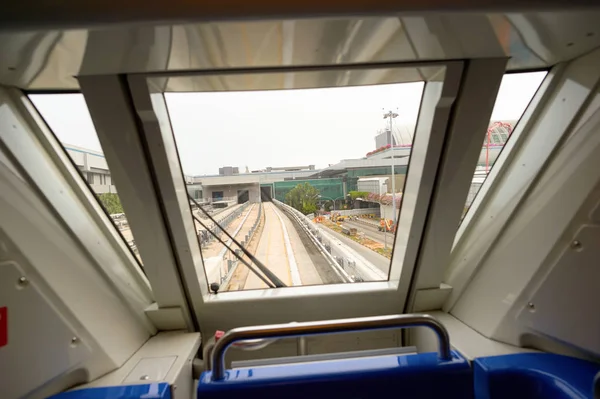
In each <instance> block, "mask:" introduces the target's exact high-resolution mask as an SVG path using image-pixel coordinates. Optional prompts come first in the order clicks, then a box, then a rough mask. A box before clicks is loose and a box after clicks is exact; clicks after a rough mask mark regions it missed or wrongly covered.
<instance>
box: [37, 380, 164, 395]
mask: <svg viewBox="0 0 600 399" xmlns="http://www.w3.org/2000/svg"><path fill="white" fill-rule="evenodd" d="M48 399H171V389H170V387H169V384H167V383H166V382H155V383H148V384H138V385H123V386H113V387H97V388H83V389H76V390H73V391H67V392H62V393H59V394H57V395H54V396H51V397H50V398H48Z"/></svg>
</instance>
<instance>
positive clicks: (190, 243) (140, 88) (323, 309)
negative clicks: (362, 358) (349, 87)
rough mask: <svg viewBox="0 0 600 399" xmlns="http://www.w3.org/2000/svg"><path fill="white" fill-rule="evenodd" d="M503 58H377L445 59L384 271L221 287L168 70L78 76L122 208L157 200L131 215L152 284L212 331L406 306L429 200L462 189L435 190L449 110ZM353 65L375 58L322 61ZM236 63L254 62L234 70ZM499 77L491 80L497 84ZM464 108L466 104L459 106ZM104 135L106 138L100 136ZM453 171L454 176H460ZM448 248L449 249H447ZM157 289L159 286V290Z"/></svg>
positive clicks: (487, 86)
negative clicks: (158, 238)
mask: <svg viewBox="0 0 600 399" xmlns="http://www.w3.org/2000/svg"><path fill="white" fill-rule="evenodd" d="M466 64H469V65H467V66H468V68H465V66H466ZM480 64H481V65H485V67H486V68H488V69H489V68H490V67H493V68H492V70H493V71H494V73H495V75H497V76H492V78H490V76H489V75H490V74H489V73H487V74H482V71H481V70H482V68H483V67H481V66H479V67H477V65H480ZM505 64H506V59H504V58H503V59H486V60H473V61H469V62H468V63H465V62H462V61H448V62H429V63H394V64H389V63H386V64H382V65H381V66H379V67H381V68H383V67H385V68H390V67H397V68H407V67H416V68H421V67H423V68H425V67H431V66H435V67H440V66H444V67H445V79H441V78H440V77H438V78H436V77H433V78H431V79H429V81H428V82H426V84H425V88H424V93H423V97H422V102H421V108H420V111H419V119H418V122H417V134H416V135H415V138H416V140H419V136H421V144H420V146H417V143H416V142H415V145H414V149H413V154H411V161H410V165H409V171H408V174H407V182H406V183H405V184H406V186H405V187H406V190H407V191H408V190H415V195H414V196H413V197H414V199H418V201H415V202H413V204H412V207H413V208H412V209H410V208H408V207H409V206H410V205H409V203H410V201H403V205H402V209H401V210H400V218H401V219H400V221H401V223H402V215H403V214H404V215H406V214H407V213H411V214H414V215H415V217H413V218H411V220H410V226H411V228H410V234H409V235H407V236H406V237H404V238H405V239H406V241H405V242H404V243H403V242H401V238H399V237H398V236H397V237H396V238H395V247H394V253H393V257H392V261H391V270H390V281H386V282H367V283H354V284H340V285H321V286H301V287H287V288H284V289H267V290H249V291H237V292H223V293H219V294H217V295H215V294H211V293H210V292H209V291H208V281H206V276H205V273H204V269H203V264H202V258H201V253H200V248H199V246H198V243H197V238H196V235H195V234H194V228H193V220H192V218H191V214H190V207H189V200H188V199H187V195H186V193H187V188H186V186H185V179H184V176H183V171H182V169H181V166H180V163H179V157H178V153H177V148H176V145H175V141H174V137H173V132H172V128H171V123H170V120H169V117H168V109H167V106H166V101H165V98H164V95H163V93H162V92H161V89H160V88H161V87H164V84H161V80H163V79H168V77H169V76H170V75H168V74H165V73H161V74H136V75H129V76H127V77H126V78H125V79H123V78H120V77H119V76H82V77H80V78H79V80H80V84H81V88H82V92H83V94H84V96H85V99H86V102H87V103H88V107H89V110H90V114H91V115H92V117H93V119H94V124H95V125H96V130H97V131H98V132H99V139H100V142H101V143H102V144H103V148H105V156H106V158H107V161H108V162H109V165H111V173H113V174H114V176H115V179H116V180H117V181H120V180H121V179H123V180H125V179H126V180H128V181H129V183H130V184H129V185H128V186H125V187H123V188H121V187H120V188H119V192H120V193H121V194H123V198H122V201H123V206H124V207H125V209H126V212H128V215H129V213H130V212H134V213H135V212H138V213H139V212H140V210H135V209H134V208H135V205H134V203H135V198H139V197H140V193H144V195H145V196H146V195H148V196H149V195H151V196H152V197H153V198H152V199H151V201H152V202H155V203H156V204H157V206H156V207H152V208H151V209H150V208H148V209H146V212H149V211H151V212H152V213H153V214H152V217H148V216H149V215H148V214H146V215H145V217H143V218H142V217H133V218H132V220H131V223H130V224H131V227H132V231H133V232H134V234H135V236H136V243H137V244H138V248H139V251H140V255H141V256H142V258H143V259H144V265H145V267H146V268H147V269H150V272H149V280H150V282H151V284H152V286H153V288H155V285H158V286H160V287H161V288H159V289H158V291H160V292H163V291H166V290H168V289H171V288H174V289H175V290H177V289H181V291H179V292H180V293H181V295H182V296H183V300H184V301H185V304H187V305H189V311H190V314H192V315H193V316H194V318H195V322H196V323H198V324H199V327H200V328H201V330H202V332H203V333H205V334H208V336H210V334H212V333H214V331H215V330H216V329H220V330H226V329H229V328H233V327H237V326H243V325H256V324H268V323H280V322H286V321H292V320H297V321H300V320H317V319H332V318H341V317H359V316H368V315H375V314H386V313H387V314H392V313H401V312H402V311H403V309H405V308H406V305H407V299H408V297H409V291H410V290H411V289H413V288H414V283H415V281H414V280H415V276H414V275H413V272H414V271H415V270H417V264H418V263H419V262H420V261H421V260H420V258H421V257H422V253H423V252H424V251H425V252H427V251H431V250H434V247H435V243H433V242H431V243H428V245H427V246H426V247H425V248H423V245H422V243H421V240H422V237H423V235H424V234H425V232H426V230H427V229H429V227H428V225H429V224H430V223H431V212H430V210H431V207H432V206H433V205H434V203H437V202H442V201H441V199H440V198H441V197H443V196H445V195H452V196H456V195H458V196H459V197H460V193H456V192H454V193H450V194H448V191H453V190H452V189H451V188H449V187H448V185H446V188H445V191H443V192H440V191H439V190H438V188H439V185H440V181H439V174H440V170H439V166H440V163H441V160H442V159H445V160H446V161H448V160H452V161H454V162H458V161H459V160H460V159H461V158H462V156H463V151H462V150H461V149H459V148H454V149H453V150H452V151H443V147H444V143H445V141H446V139H447V135H448V134H449V132H451V131H452V129H451V127H452V121H453V119H455V118H456V115H453V114H454V112H455V100H457V98H458V96H459V92H460V89H461V86H462V84H463V82H464V81H465V79H468V80H470V81H474V82H475V84H476V85H479V87H480V90H479V94H480V95H481V94H483V95H489V96H491V97H492V98H495V94H496V93H497V89H498V87H499V82H500V80H501V78H502V76H503V74H504V67H505ZM359 67H360V68H364V69H374V68H376V67H378V66H377V65H373V64H369V65H363V66H356V65H352V66H347V65H335V66H329V67H324V68H320V69H323V70H326V69H342V70H343V69H349V68H359ZM294 69H297V68H289V69H287V68H283V70H285V71H291V70H294ZM313 70H314V68H313ZM498 71H499V72H498ZM220 73H222V72H220ZM235 73H239V74H244V73H250V72H249V71H236V72H235ZM252 73H255V71H253V72H252ZM189 74H190V75H193V74H194V73H193V72H190V73H189ZM204 74H206V73H204ZM215 74H219V72H215ZM177 76H181V74H179V75H177ZM496 80H497V85H494V82H495V81H496ZM490 82H491V83H490ZM162 83H164V80H163V81H162ZM116 98H118V100H117V101H115V99H116ZM469 100H470V108H469V112H472V111H473V110H479V109H480V110H482V113H483V119H486V118H487V119H486V121H485V123H487V120H489V116H490V114H491V107H489V110H488V109H487V108H486V106H485V105H481V104H480V103H481V102H480V101H476V100H475V99H474V98H473V97H472V98H470V99H469ZM109 103H110V104H109ZM492 106H493V103H492ZM478 107H481V108H478ZM488 111H489V112H488ZM465 112H466V111H463V114H464V113H465ZM464 116H465V117H466V116H467V115H464ZM468 127H469V129H468V132H467V133H465V135H466V136H468V137H470V138H472V136H474V135H478V134H481V132H480V131H477V129H471V128H470V126H468ZM124 132H126V133H124ZM427 132H432V135H431V137H430V136H429V134H426V133H427ZM124 134H125V135H127V136H129V137H131V138H133V137H135V139H136V140H138V139H139V142H136V143H134V145H128V147H127V148H120V145H121V141H122V137H123V135H124ZM129 141H130V140H128V142H129ZM105 143H106V144H107V145H104V144H105ZM415 149H418V150H415ZM479 150H480V148H479V149H478V151H479ZM417 152H419V154H417ZM413 157H416V158H417V159H420V162H423V165H422V167H421V168H419V167H417V166H416V165H413V164H414V162H415V161H413ZM119 162H121V163H122V165H121V167H117V168H114V167H113V166H112V164H114V163H119ZM123 165H128V166H129V167H130V168H131V167H132V166H133V165H138V168H142V169H144V173H143V174H140V173H137V175H136V178H135V179H134V178H132V177H131V176H130V177H127V176H128V175H129V174H131V171H130V170H129V169H127V170H126V169H125V168H124V167H123ZM475 166H476V165H475V163H473V165H469V166H468V167H463V168H462V169H461V173H462V174H463V175H464V176H462V179H463V180H465V179H470V178H471V176H472V174H473V172H474V170H475ZM411 170H413V171H414V170H420V172H421V175H420V176H421V177H422V178H423V179H424V180H422V181H416V180H418V177H419V176H416V172H413V175H415V176H416V177H411ZM465 171H466V172H465ZM451 177H452V178H456V176H451ZM123 190H124V191H125V192H124V191H123ZM454 191H456V190H454ZM467 192H468V190H465V192H464V193H462V194H463V197H464V198H462V200H463V203H462V204H461V206H460V207H458V214H460V212H461V211H462V205H463V204H464V201H466V196H467ZM158 204H160V206H158ZM130 208H131V210H130ZM455 208H456V207H455ZM453 211H456V210H453ZM455 213H456V212H455ZM138 216H139V215H138ZM159 221H160V223H159ZM457 227H458V225H457ZM153 228H160V230H162V231H163V232H164V234H165V236H164V242H163V243H161V245H162V244H165V243H167V244H169V246H168V248H167V247H163V249H164V250H166V251H168V252H169V253H170V254H171V255H172V258H171V259H170V260H169V261H168V262H167V261H165V262H162V263H160V264H157V263H156V262H150V263H147V262H146V258H145V257H144V255H146V256H147V257H151V256H152V255H151V254H157V252H158V250H159V249H158V248H156V247H155V248H151V249H150V248H149V247H148V246H145V245H144V244H143V241H144V240H147V239H148V237H145V236H143V234H142V235H141V236H139V237H138V233H137V232H138V230H146V231H152V229H153ZM453 238H454V235H452V237H450V242H451V241H452V240H453ZM399 249H403V250H404V249H406V252H404V251H403V252H402V253H400V252H397V251H399ZM446 255H449V250H448V254H446ZM159 267H160V268H161V270H162V271H163V272H165V273H166V272H167V271H168V274H169V275H170V276H172V277H173V276H176V277H177V279H172V280H170V281H167V280H166V279H160V278H157V276H156V273H155V270H154V269H156V268H159ZM427 267H431V266H430V265H428V266H427ZM419 268H420V269H423V268H421V267H419ZM153 270H154V271H153ZM423 270H424V269H423ZM423 270H421V272H422V271H423ZM199 271H201V272H199ZM419 274H420V273H419ZM437 274H438V275H439V274H440V273H439V272H438V273H437ZM439 283H441V277H440V281H439ZM177 284H180V285H179V286H177ZM156 291H157V289H156V288H155V293H156ZM299 299H301V300H302V306H297V301H298V300H299ZM157 304H158V307H159V309H162V308H166V306H164V305H163V304H161V303H160V302H159V299H157ZM181 306H185V305H184V304H183V301H181V302H180V304H178V305H177V307H181ZM253 309H254V310H253ZM256 309H261V310H260V311H257V310H256Z"/></svg>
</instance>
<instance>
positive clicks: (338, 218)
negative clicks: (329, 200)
mask: <svg viewBox="0 0 600 399" xmlns="http://www.w3.org/2000/svg"><path fill="white" fill-rule="evenodd" d="M344 220H346V218H344V216H342V215H340V214H339V213H338V212H333V213H332V214H331V221H332V222H333V223H342V222H343V221H344Z"/></svg>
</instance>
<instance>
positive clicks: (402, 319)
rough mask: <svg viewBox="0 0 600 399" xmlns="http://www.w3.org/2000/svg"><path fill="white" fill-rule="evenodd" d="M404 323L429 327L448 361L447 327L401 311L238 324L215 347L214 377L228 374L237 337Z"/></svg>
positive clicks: (377, 327) (381, 327)
mask: <svg viewBox="0 0 600 399" xmlns="http://www.w3.org/2000/svg"><path fill="white" fill-rule="evenodd" d="M404 327H429V328H431V329H432V330H433V331H434V332H435V333H436V335H437V337H438V346H439V357H440V359H441V360H444V361H447V360H450V359H452V355H451V353H450V336H449V335H448V331H447V330H446V328H445V327H444V326H443V325H442V324H441V323H440V322H439V321H437V320H436V319H435V318H434V317H432V316H430V315H427V314H402V315H390V316H374V317H358V318H352V319H339V320H325V321H308V322H302V323H294V324H271V325H265V326H253V327H239V328H234V329H233V330H229V331H227V332H226V333H225V335H223V336H222V337H221V338H220V339H219V341H217V343H216V344H215V347H214V349H213V351H212V366H213V367H212V380H213V381H220V380H223V379H224V378H225V351H226V350H227V348H229V346H230V345H231V344H233V343H234V342H237V341H243V340H248V339H259V338H290V337H297V336H307V335H308V336H310V335H321V334H334V333H342V332H353V331H363V330H384V329H391V328H404Z"/></svg>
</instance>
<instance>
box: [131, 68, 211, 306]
mask: <svg viewBox="0 0 600 399" xmlns="http://www.w3.org/2000/svg"><path fill="white" fill-rule="evenodd" d="M128 82H129V87H130V90H131V95H132V98H133V105H134V107H135V112H136V113H137V115H138V118H139V120H140V121H141V132H140V133H141V139H142V141H143V142H144V144H145V146H146V148H147V151H148V155H149V156H150V159H151V160H152V162H151V165H150V166H151V168H152V169H151V170H152V173H153V175H154V176H155V179H156V184H157V189H158V192H160V196H161V201H162V204H163V207H164V212H165V216H166V218H165V223H166V225H167V229H169V231H170V233H171V236H172V238H173V249H174V251H175V256H176V258H177V261H178V265H179V268H180V272H181V276H182V279H183V280H184V285H185V287H187V291H188V292H187V294H188V298H189V300H190V301H191V302H190V303H191V304H192V307H193V310H194V311H195V312H196V314H198V312H199V311H200V310H201V308H202V303H203V296H204V295H206V294H208V293H209V291H208V286H209V284H208V283H209V282H208V280H207V278H206V273H205V272H204V264H203V261H202V255H201V253H200V246H199V244H198V238H197V236H196V228H195V226H194V221H193V219H192V217H191V213H190V200H189V198H188V192H187V187H186V184H185V180H184V178H183V171H182V170H181V165H180V163H179V156H178V154H177V145H176V143H175V137H174V135H173V131H172V128H171V120H170V119H169V112H168V109H167V104H166V102H165V98H164V94H163V93H162V92H154V90H153V89H152V88H151V87H150V84H149V81H148V78H146V77H136V76H130V77H129V79H128Z"/></svg>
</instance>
